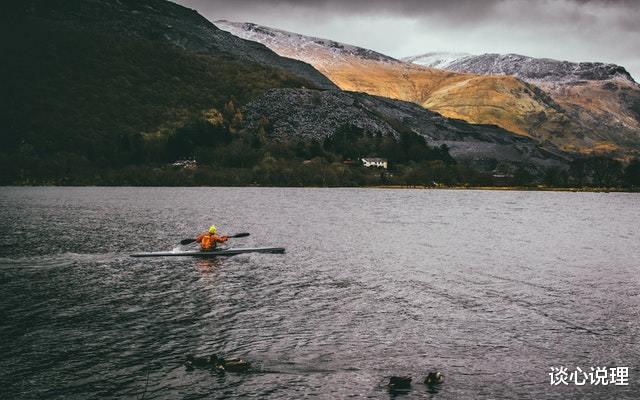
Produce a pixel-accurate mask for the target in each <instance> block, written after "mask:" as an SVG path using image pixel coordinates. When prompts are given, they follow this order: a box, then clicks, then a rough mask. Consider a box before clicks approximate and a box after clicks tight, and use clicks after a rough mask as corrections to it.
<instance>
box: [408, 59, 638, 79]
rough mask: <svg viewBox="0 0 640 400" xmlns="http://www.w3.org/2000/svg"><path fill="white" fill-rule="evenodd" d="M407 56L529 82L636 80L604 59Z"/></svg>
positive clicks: (449, 67)
mask: <svg viewBox="0 0 640 400" xmlns="http://www.w3.org/2000/svg"><path fill="white" fill-rule="evenodd" d="M403 60H405V61H408V62H412V63H414V64H418V65H424V66H427V67H433V68H441V69H446V70H449V71H454V72H467V73H475V74H486V75H511V76H516V77H518V78H520V79H523V80H525V81H528V82H533V83H536V82H574V81H581V80H593V81H602V80H608V79H621V80H627V81H631V82H635V81H634V80H633V78H632V77H631V75H630V74H629V72H627V70H626V69H625V68H624V67H622V66H619V65H616V64H608V63H601V62H570V61H559V60H554V59H551V58H534V57H528V56H523V55H520V54H496V53H487V54H482V55H478V56H475V55H469V54H462V53H425V54H423V55H418V56H413V57H405V58H403Z"/></svg>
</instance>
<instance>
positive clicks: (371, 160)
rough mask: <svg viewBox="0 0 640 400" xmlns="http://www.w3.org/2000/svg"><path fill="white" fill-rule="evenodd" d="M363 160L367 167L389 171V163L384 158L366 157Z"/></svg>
mask: <svg viewBox="0 0 640 400" xmlns="http://www.w3.org/2000/svg"><path fill="white" fill-rule="evenodd" d="M361 160H362V164H363V165H364V166H365V167H382V168H384V169H387V166H388V162H387V160H385V159H384V158H376V157H366V158H361Z"/></svg>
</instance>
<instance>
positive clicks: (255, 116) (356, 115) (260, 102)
mask: <svg viewBox="0 0 640 400" xmlns="http://www.w3.org/2000/svg"><path fill="white" fill-rule="evenodd" d="M244 114H245V123H246V124H247V126H248V127H250V128H257V127H258V126H259V125H260V124H264V121H265V119H266V120H268V122H269V125H270V131H271V135H272V136H273V137H274V138H276V139H287V138H292V137H303V138H308V139H315V140H318V141H320V142H322V141H323V140H324V139H325V138H326V137H328V136H331V135H332V134H334V133H335V132H336V130H337V129H338V128H339V127H340V126H341V125H350V126H355V127H359V128H364V129H366V130H367V131H368V132H371V133H374V134H380V135H383V136H394V137H398V136H399V135H400V132H401V131H403V130H405V131H407V130H408V131H411V132H414V133H417V134H419V135H421V136H423V137H425V139H427V143H428V144H429V145H431V146H440V145H443V144H445V145H447V146H448V148H449V149H450V153H451V155H452V156H453V157H454V158H456V159H458V160H466V161H475V162H481V161H483V160H489V159H495V160H502V161H508V162H516V163H521V164H525V165H533V166H537V167H550V166H562V165H564V164H565V163H566V161H567V160H568V158H567V155H566V154H563V153H562V152H561V151H559V150H558V149H556V148H554V147H553V146H549V145H547V146H545V147H543V146H540V145H539V144H537V143H536V142H535V141H534V140H532V139H530V138H527V137H523V136H518V135H514V134H512V133H511V132H509V131H506V130H504V129H502V128H499V127H497V126H492V125H473V124H469V123H467V122H465V121H462V120H456V119H450V118H446V117H443V116H442V115H440V114H438V113H435V112H432V111H429V110H427V109H425V108H423V107H421V106H419V105H416V104H414V103H411V102H405V101H400V100H394V99H389V98H385V97H380V96H371V95H367V94H365V93H357V92H346V91H335V90H334V91H316V90H308V89H274V90H270V91H268V92H267V93H265V94H264V95H262V96H260V97H258V98H256V99H255V100H253V101H252V102H250V103H249V104H248V105H247V106H246V108H245V110H244Z"/></svg>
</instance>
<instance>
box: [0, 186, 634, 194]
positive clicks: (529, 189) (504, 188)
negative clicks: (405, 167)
mask: <svg viewBox="0 0 640 400" xmlns="http://www.w3.org/2000/svg"><path fill="white" fill-rule="evenodd" d="M0 187H6V188H10V187H13V188H19V187H24V188H27V187H29V188H35V187H59V188H64V187H68V188H83V187H86V188H100V187H104V188H117V187H127V188H216V187H219V188H282V189H286V188H292V189H303V188H313V189H397V190H407V189H412V190H496V191H514V192H576V193H577V192H586V193H640V188H604V187H580V188H576V187H548V186H426V185H425V186H423V185H373V186H262V185H238V186H229V185H222V186H193V185H189V186H154V185H148V186H147V185H135V186H132V185H0Z"/></svg>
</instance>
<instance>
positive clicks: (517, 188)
mask: <svg viewBox="0 0 640 400" xmlns="http://www.w3.org/2000/svg"><path fill="white" fill-rule="evenodd" d="M368 187H370V188H373V189H431V190H504V191H515V192H591V193H610V192H613V193H639V192H640V190H639V189H630V188H601V187H581V188H575V187H547V186H438V187H433V186H421V185H415V186H411V185H409V186H405V185H379V186H368Z"/></svg>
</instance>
